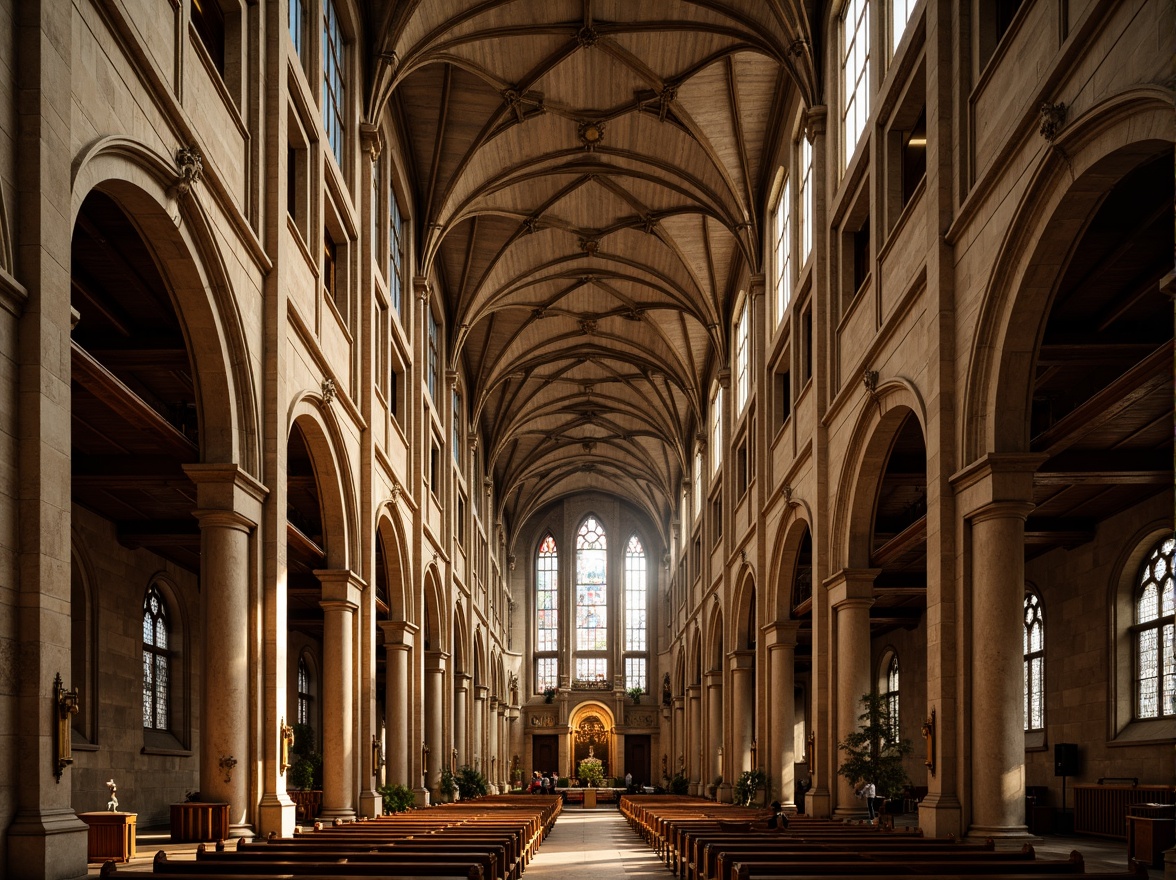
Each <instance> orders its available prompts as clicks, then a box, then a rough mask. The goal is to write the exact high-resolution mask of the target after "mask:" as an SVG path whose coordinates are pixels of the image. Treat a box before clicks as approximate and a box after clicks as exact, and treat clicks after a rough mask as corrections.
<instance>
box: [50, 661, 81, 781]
mask: <svg viewBox="0 0 1176 880" xmlns="http://www.w3.org/2000/svg"><path fill="white" fill-rule="evenodd" d="M80 707H81V702H80V700H79V698H78V692H77V689H76V688H75V689H74V690H72V691H67V690H66V689H65V685H64V684H62V683H61V673H60V672H59V673H57V675H55V676H54V678H53V708H54V709H55V710H56V711H57V763H56V764H55V765H54V767H53V775H54V776H55V777H57V782H58V783H60V782H61V774H62V773H63V772H65V768H66V767H68V766H69V765H70V764H72V763H73V747H72V739H73V733H72V732H71V730H70V727H71V726H72V721H71V719H72V718H73V716H75V715H77V714H78V709H79V708H80Z"/></svg>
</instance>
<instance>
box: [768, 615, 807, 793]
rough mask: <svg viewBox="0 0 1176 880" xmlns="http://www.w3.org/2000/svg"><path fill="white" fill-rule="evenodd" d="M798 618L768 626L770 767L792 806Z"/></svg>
mask: <svg viewBox="0 0 1176 880" xmlns="http://www.w3.org/2000/svg"><path fill="white" fill-rule="evenodd" d="M799 629H800V624H799V623H797V622H795V621H789V622H788V623H775V624H771V625H770V626H767V627H765V628H764V635H765V638H766V641H767V646H768V669H769V672H768V675H769V679H768V693H769V694H771V696H770V698H769V699H768V743H767V749H768V750H767V752H766V760H765V761H764V763H765V764H766V765H767V767H766V770H767V774H768V779H769V780H770V781H771V782H772V783H773V787H775V788H778V789H779V791H780V803H781V805H782V806H783V807H784V808H785V809H791V808H792V807H794V806H795V805H796V804H795V797H796V779H795V765H796V697H795V694H796V634H797V632H798V631H799Z"/></svg>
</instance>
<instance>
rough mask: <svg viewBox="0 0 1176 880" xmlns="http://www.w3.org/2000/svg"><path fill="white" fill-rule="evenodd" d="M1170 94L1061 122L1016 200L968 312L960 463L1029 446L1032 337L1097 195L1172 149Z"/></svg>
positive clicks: (1127, 95)
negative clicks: (970, 338)
mask: <svg viewBox="0 0 1176 880" xmlns="http://www.w3.org/2000/svg"><path fill="white" fill-rule="evenodd" d="M1172 112H1173V98H1172V92H1171V91H1169V90H1167V89H1164V88H1161V87H1159V86H1145V87H1141V88H1136V89H1130V90H1127V91H1124V92H1122V93H1120V94H1118V95H1113V96H1111V97H1110V98H1107V99H1106V100H1104V101H1102V102H1100V103H1098V104H1096V105H1095V106H1093V107H1091V108H1090V109H1088V110H1087V111H1086V112H1085V113H1083V114H1082V115H1081V116H1079V117H1078V118H1077V119H1075V120H1074V121H1073V122H1071V123H1070V124H1068V125H1067V126H1066V127H1065V128H1064V129H1063V130H1062V132H1061V133H1060V135H1059V136H1058V138H1057V140H1056V141H1055V142H1054V149H1052V150H1047V151H1046V152H1045V154H1044V156H1043V158H1042V160H1041V162H1040V164H1039V165H1038V167H1037V169H1036V171H1035V172H1034V175H1033V179H1032V181H1031V182H1030V184H1029V186H1028V187H1027V188H1026V189H1025V192H1024V194H1023V195H1022V196H1021V198H1020V199H1019V201H1018V204H1017V207H1016V212H1015V214H1014V216H1013V219H1012V221H1011V222H1010V223H1009V224H1008V230H1007V232H1006V234H1005V237H1004V240H1003V241H1002V242H1001V244H1000V247H999V249H998V252H997V256H996V259H995V261H994V264H993V271H992V274H991V276H990V278H989V283H988V286H987V289H986V290H985V292H984V298H983V302H982V304H981V307H980V310H979V313H978V315H977V318H976V320H975V322H974V323H975V326H976V327H977V328H978V332H977V334H976V338H975V340H974V342H973V345H972V350H971V352H970V354H969V358H968V366H967V379H966V385H965V391H964V401H963V406H962V409H961V411H962V414H963V431H962V433H961V458H960V461H961V462H962V463H964V464H966V463H969V462H972V461H975V460H977V459H978V458H980V457H981V456H983V455H984V454H985V453H986V452H1026V451H1028V449H1029V439H1030V438H1029V426H1030V418H1029V416H1030V407H1031V404H1032V399H1031V398H1032V390H1033V381H1032V372H1033V369H1034V366H1035V363H1036V352H1037V345H1038V342H1039V339H1040V336H1041V333H1042V331H1043V328H1044V325H1045V322H1046V320H1047V319H1048V316H1049V312H1050V307H1051V304H1052V302H1053V295H1054V292H1055V291H1056V287H1057V284H1058V283H1059V281H1060V279H1061V272H1060V271H1059V267H1058V260H1057V254H1059V253H1061V254H1069V253H1070V252H1071V250H1072V248H1073V246H1074V243H1075V242H1077V241H1078V240H1079V239H1080V237H1081V234H1082V231H1083V228H1084V225H1085V223H1086V222H1087V220H1088V218H1090V217H1091V216H1092V214H1093V212H1094V209H1095V208H1096V207H1097V205H1098V203H1099V202H1100V201H1101V199H1102V198H1103V196H1104V195H1106V193H1107V192H1108V191H1109V190H1110V188H1111V187H1112V186H1113V185H1114V183H1115V181H1117V180H1120V179H1122V178H1123V177H1124V176H1125V175H1126V174H1127V173H1128V172H1129V171H1131V170H1132V169H1134V168H1136V167H1138V166H1139V165H1141V164H1143V163H1144V162H1145V161H1147V160H1149V159H1152V158H1154V157H1156V155H1157V154H1159V153H1161V152H1163V151H1165V150H1167V151H1170V150H1171V149H1172Z"/></svg>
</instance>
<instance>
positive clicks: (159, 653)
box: [143, 585, 170, 730]
mask: <svg viewBox="0 0 1176 880" xmlns="http://www.w3.org/2000/svg"><path fill="white" fill-rule="evenodd" d="M168 659H169V650H168V621H167V606H166V605H165V604H164V602H163V597H162V596H161V595H160V593H159V588H158V587H156V586H154V585H153V586H152V587H151V589H149V590H148V591H147V595H146V597H144V599H143V726H144V727H148V728H151V729H152V730H167V729H168V721H169V716H168V694H169V688H170V677H169V671H170V670H169V668H168Z"/></svg>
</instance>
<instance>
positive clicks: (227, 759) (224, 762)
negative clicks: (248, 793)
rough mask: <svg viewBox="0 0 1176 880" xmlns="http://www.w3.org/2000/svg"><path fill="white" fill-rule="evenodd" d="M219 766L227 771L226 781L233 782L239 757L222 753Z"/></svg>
mask: <svg viewBox="0 0 1176 880" xmlns="http://www.w3.org/2000/svg"><path fill="white" fill-rule="evenodd" d="M218 766H219V767H220V768H221V769H222V770H224V771H225V782H226V783H229V782H232V781H233V768H234V767H236V766H237V759H236V758H234V757H233V756H232V755H221V756H220V761H219V763H218Z"/></svg>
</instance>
